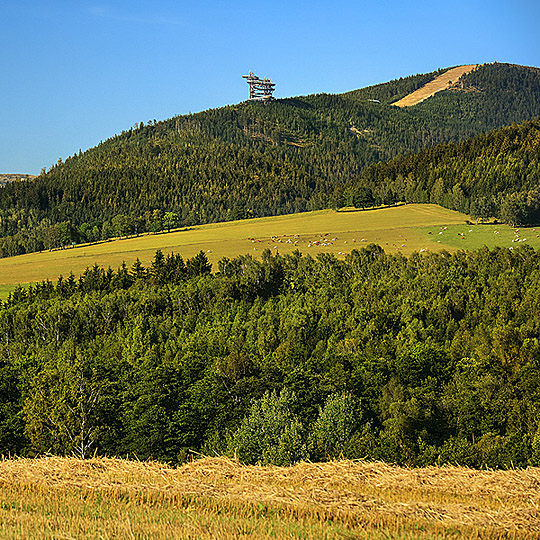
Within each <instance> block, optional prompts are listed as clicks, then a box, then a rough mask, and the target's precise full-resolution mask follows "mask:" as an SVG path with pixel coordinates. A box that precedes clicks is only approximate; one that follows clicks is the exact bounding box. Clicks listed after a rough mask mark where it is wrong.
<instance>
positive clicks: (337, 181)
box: [0, 64, 540, 256]
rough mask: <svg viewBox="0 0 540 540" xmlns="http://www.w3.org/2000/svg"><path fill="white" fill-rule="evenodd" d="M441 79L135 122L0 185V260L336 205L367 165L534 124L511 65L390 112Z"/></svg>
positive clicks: (524, 75) (534, 96) (532, 96)
mask: <svg viewBox="0 0 540 540" xmlns="http://www.w3.org/2000/svg"><path fill="white" fill-rule="evenodd" d="M443 72H444V70H439V71H436V72H433V73H428V74H423V75H415V76H412V77H407V78H404V79H398V80H394V81H390V82H388V83H384V84H380V85H376V86H372V87H368V88H364V89H360V90H355V91H353V92H348V93H346V94H341V95H330V94H319V95H311V96H305V97H296V98H289V99H282V100H276V101H275V102H273V103H270V104H267V105H264V104H262V103H253V102H245V103H240V104H238V105H234V106H228V107H223V108H220V109H214V110H208V111H205V112H202V113H199V114H195V115H186V116H178V117H175V118H172V119H170V120H165V121H163V122H155V121H151V122H149V123H148V124H146V125H144V124H143V123H140V124H137V125H136V126H135V127H134V128H132V129H130V130H128V131H125V132H123V133H121V134H120V135H118V136H115V137H113V138H111V139H109V140H107V141H105V142H102V143H100V144H99V145H98V146H96V147H95V148H92V149H90V150H88V151H87V152H85V153H81V154H79V155H74V156H72V157H70V158H68V159H66V160H65V162H64V163H59V164H57V165H55V166H54V167H53V168H52V169H51V170H50V171H49V172H48V173H47V174H45V175H43V176H41V177H39V178H38V179H36V180H35V181H34V182H31V183H30V182H17V183H12V184H9V185H7V186H6V187H4V188H3V189H0V236H2V237H4V240H3V241H2V242H1V245H0V250H1V254H2V255H3V256H6V255H13V254H16V253H24V252H26V251H35V250H40V249H43V248H49V247H55V246H59V245H62V244H65V243H71V242H73V241H75V242H79V241H85V240H96V239H101V238H107V237H110V236H115V235H118V234H127V233H134V232H140V231H143V230H161V229H163V228H168V227H170V226H175V225H179V224H181V225H190V224H196V223H206V222H215V221H223V220H230V219H238V218H243V217H252V216H253V217H255V216H264V215H277V214H284V213H292V212H300V211H305V210H310V209H318V208H323V207H329V206H335V205H336V204H338V203H339V201H338V200H336V199H335V198H334V196H333V194H334V193H335V192H336V187H339V186H345V185H347V184H348V183H349V182H351V181H352V180H353V179H354V178H356V177H357V176H358V175H359V174H360V173H361V171H362V170H363V169H364V168H365V167H366V166H368V165H370V164H373V163H376V162H378V161H385V160H389V159H392V158H394V157H396V156H397V155H399V154H409V153H411V152H418V151H420V150H422V149H424V148H428V147H431V146H434V145H436V144H439V143H448V142H457V141H459V140H462V139H465V138H468V137H471V136H473V135H476V134H478V133H483V132H486V131H489V130H491V129H494V128H497V127H501V126H504V125H509V124H512V123H513V122H522V121H524V120H530V119H532V118H534V117H535V116H538V115H540V70H538V69H536V68H527V67H521V66H513V65H508V64H491V65H484V66H481V67H479V68H478V69H477V70H475V71H473V72H471V73H469V74H467V75H465V76H464V77H462V79H461V80H460V85H459V87H457V88H454V87H452V88H450V89H448V90H443V91H440V92H438V93H437V94H435V95H434V96H433V97H432V98H430V99H428V100H425V101H424V102H422V103H419V104H417V105H415V106H414V107H405V108H399V107H395V106H393V105H392V104H393V103H395V102H396V101H398V100H399V99H401V98H403V97H404V96H406V95H408V94H410V93H411V92H413V91H414V90H416V89H418V88H420V87H422V86H423V85H425V84H426V83H428V82H430V81H432V80H433V79H434V78H435V77H436V76H438V75H440V74H441V73H443ZM337 192H338V193H339V189H338V191H337Z"/></svg>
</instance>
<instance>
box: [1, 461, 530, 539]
mask: <svg viewBox="0 0 540 540" xmlns="http://www.w3.org/2000/svg"><path fill="white" fill-rule="evenodd" d="M539 488H540V469H538V468H530V469H527V470H510V471H476V470H470V469H465V468H460V467H441V468H438V467H429V468H424V469H404V468H399V467H394V466H389V465H386V464H383V463H369V462H361V461H335V462H330V463H300V464H298V465H296V466H294V467H290V468H281V467H259V466H243V465H240V464H239V463H237V462H236V461H234V460H230V459H227V458H222V457H220V458H203V459H200V460H197V461H194V462H192V463H189V464H186V465H184V466H181V467H179V468H172V467H169V466H166V465H164V464H161V463H157V462H133V461H125V460H120V459H105V458H95V459H91V460H87V461H81V460H77V459H74V458H58V457H48V458H41V459H36V460H30V459H15V460H7V461H4V462H1V463H0V538H10V539H11V538H36V539H43V538H77V539H90V538H92V539H94V538H95V539H98V538H102V539H103V538H115V539H124V538H126V539H127V538H149V539H165V538H202V539H205V538H328V539H338V538H340V539H343V538H349V539H352V538H370V539H377V540H378V539H382V538H396V539H410V540H413V539H426V540H427V539H449V538H478V539H480V538H482V539H484V538H485V539H496V538H516V539H517V538H523V539H536V538H540V489H539Z"/></svg>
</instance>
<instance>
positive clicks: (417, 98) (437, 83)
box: [392, 64, 476, 107]
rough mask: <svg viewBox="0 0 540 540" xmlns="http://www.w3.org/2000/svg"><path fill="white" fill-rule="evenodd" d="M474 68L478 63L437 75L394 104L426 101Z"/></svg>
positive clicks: (404, 105)
mask: <svg viewBox="0 0 540 540" xmlns="http://www.w3.org/2000/svg"><path fill="white" fill-rule="evenodd" d="M474 68H476V64H472V65H469V66H458V67H455V68H452V69H449V70H448V71H445V72H444V73H443V74H441V75H439V76H438V77H435V79H433V80H432V81H430V82H428V83H427V84H425V85H424V86H422V87H421V88H418V90H415V91H414V92H412V93H411V94H409V95H408V96H405V97H404V98H402V99H400V100H399V101H396V102H395V103H393V104H392V105H395V106H396V107H411V106H412V105H416V104H417V103H420V102H422V101H424V100H425V99H427V98H428V97H431V96H433V95H434V94H436V93H437V92H440V91H441V90H446V89H447V88H448V87H449V86H450V84H451V83H455V82H457V80H458V79H459V78H460V77H461V76H462V75H465V74H466V73H469V72H470V71H472V70H473V69H474Z"/></svg>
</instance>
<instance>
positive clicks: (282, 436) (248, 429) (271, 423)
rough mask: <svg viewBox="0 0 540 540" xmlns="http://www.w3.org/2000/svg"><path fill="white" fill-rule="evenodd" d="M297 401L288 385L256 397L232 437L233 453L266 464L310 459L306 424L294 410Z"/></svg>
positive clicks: (241, 457) (243, 459)
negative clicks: (304, 429) (305, 430)
mask: <svg viewBox="0 0 540 540" xmlns="http://www.w3.org/2000/svg"><path fill="white" fill-rule="evenodd" d="M295 400H296V397H295V395H294V393H293V392H290V391H289V390H288V389H287V388H284V389H283V390H282V391H281V393H280V394H279V395H278V394H277V392H275V391H274V392H272V393H269V392H267V393H266V394H265V395H264V396H263V397H262V398H261V399H259V400H256V401H255V402H254V403H253V404H252V406H251V410H250V412H249V414H248V415H247V416H246V417H245V418H244V419H243V420H242V423H241V424H240V427H239V428H238V429H237V430H236V431H235V432H234V433H233V434H232V436H231V437H230V439H229V442H228V445H227V448H228V452H229V454H236V456H237V457H238V459H239V460H240V461H241V462H242V463H248V464H255V463H260V464H262V465H268V464H274V465H291V464H292V463H295V462H297V461H300V460H301V459H306V458H307V450H306V445H305V443H304V437H303V427H302V423H301V422H300V419H299V418H298V416H296V415H295V414H293V413H292V406H293V405H294V402H295Z"/></svg>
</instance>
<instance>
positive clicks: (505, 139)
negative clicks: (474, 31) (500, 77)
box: [336, 119, 540, 226]
mask: <svg viewBox="0 0 540 540" xmlns="http://www.w3.org/2000/svg"><path fill="white" fill-rule="evenodd" d="M539 140H540V121H539V120H538V119H535V120H531V121H529V122H524V123H522V124H520V125H512V126H510V127H506V128H502V129H498V130H494V131H491V132H489V133H486V134H483V135H478V136H476V137H474V138H472V139H469V140H466V141H463V142H460V143H457V144H443V145H438V146H435V147H434V148H430V149H427V150H423V151H421V152H420V153H418V154H414V155H408V156H398V157H396V158H395V159H393V160H390V161H388V162H386V163H379V164H376V165H372V166H370V167H367V168H366V169H364V170H363V171H362V173H361V174H360V175H359V176H358V178H357V179H356V180H355V181H354V182H352V183H351V184H350V185H349V186H347V187H345V188H344V197H345V199H352V200H353V201H354V200H355V197H357V198H358V196H359V195H358V194H361V195H360V199H358V200H359V203H360V204H361V205H364V204H365V203H364V202H363V199H364V198H365V197H364V195H362V194H364V193H372V194H373V195H372V196H373V197H374V198H375V199H377V200H380V201H382V202H385V203H391V202H394V201H396V200H399V199H401V198H403V196H404V197H405V199H406V200H407V202H432V203H437V204H440V205H442V206H445V207H447V208H451V209H453V210H458V211H460V212H465V213H469V212H470V213H471V214H472V215H473V216H474V217H477V218H489V217H497V218H500V219H501V220H503V221H504V222H506V223H509V224H511V225H513V226H517V225H528V224H537V223H539V222H540V192H539V190H538V179H539V178H540V143H539ZM341 189H342V188H339V190H338V194H336V197H338V196H340V195H339V193H340V192H341Z"/></svg>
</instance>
